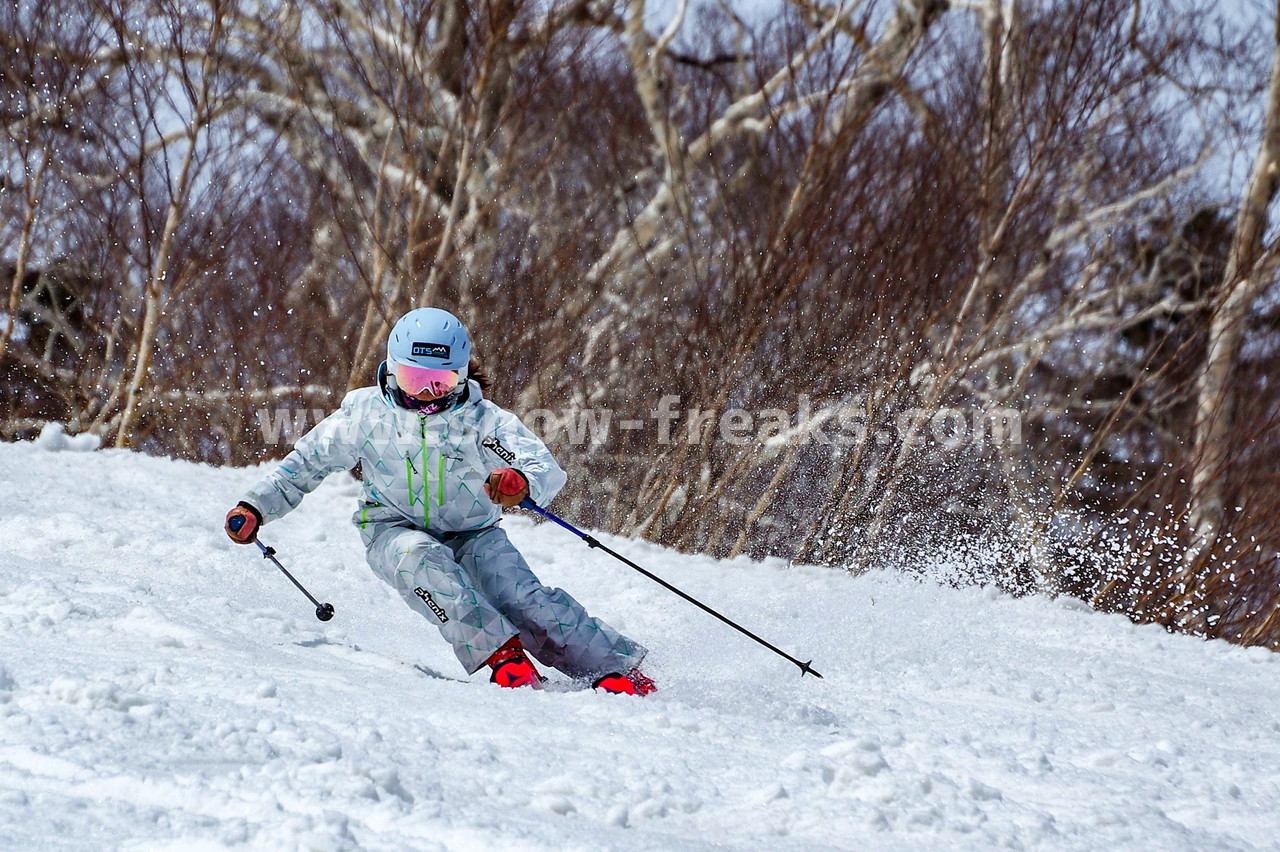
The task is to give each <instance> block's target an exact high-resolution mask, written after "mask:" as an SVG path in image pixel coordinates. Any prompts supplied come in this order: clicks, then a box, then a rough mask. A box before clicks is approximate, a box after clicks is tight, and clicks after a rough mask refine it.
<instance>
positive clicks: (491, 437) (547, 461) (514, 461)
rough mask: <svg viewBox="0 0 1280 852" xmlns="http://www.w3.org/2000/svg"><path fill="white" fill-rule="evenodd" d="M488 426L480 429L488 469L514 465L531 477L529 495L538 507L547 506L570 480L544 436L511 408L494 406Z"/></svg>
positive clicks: (526, 476)
mask: <svg viewBox="0 0 1280 852" xmlns="http://www.w3.org/2000/svg"><path fill="white" fill-rule="evenodd" d="M494 409H495V412H494V415H495V416H493V417H492V418H488V423H487V424H486V425H487V426H488V428H486V429H483V430H482V431H481V438H480V447H481V455H482V457H483V458H484V459H485V460H486V461H488V463H489V464H488V466H487V470H488V472H490V473H492V472H493V471H495V470H497V469H498V468H500V467H514V468H515V469H516V470H518V471H520V472H521V473H523V474H524V476H525V479H527V480H529V496H530V497H532V498H533V502H535V503H537V504H538V505H539V506H546V505H548V504H549V503H550V502H551V501H552V500H554V499H555V497H556V495H557V494H559V493H560V489H561V488H563V487H564V484H565V483H566V482H568V481H569V476H568V474H566V473H565V472H564V470H563V469H561V467H560V465H559V464H557V463H556V460H555V456H553V455H551V451H550V450H548V449H547V445H546V444H544V443H542V439H541V438H539V437H538V436H537V435H535V434H533V432H532V431H530V429H529V427H528V426H525V425H524V424H523V423H521V422H520V418H518V417H516V416H515V415H514V414H512V413H511V412H510V411H507V410H505V409H502V408H498V407H497V406H494Z"/></svg>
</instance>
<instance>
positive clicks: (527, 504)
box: [517, 497, 538, 509]
mask: <svg viewBox="0 0 1280 852" xmlns="http://www.w3.org/2000/svg"><path fill="white" fill-rule="evenodd" d="M517 505H519V506H520V508H521V509H537V508H538V504H537V503H535V502H533V498H532V497H526V498H524V499H523V500H521V501H520V502H519V503H518V504H517Z"/></svg>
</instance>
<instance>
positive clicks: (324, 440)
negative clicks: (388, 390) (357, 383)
mask: <svg viewBox="0 0 1280 852" xmlns="http://www.w3.org/2000/svg"><path fill="white" fill-rule="evenodd" d="M352 403H353V400H352V396H351V395H348V396H347V398H346V399H344V400H343V401H342V406H341V407H340V408H339V409H338V410H337V411H335V412H334V413H333V414H330V415H329V416H328V417H326V418H325V419H324V420H321V421H320V422H319V423H317V424H316V425H315V428H313V429H312V430H311V431H310V432H308V433H307V434H305V435H303V436H302V437H301V438H299V439H298V443H297V444H295V445H294V448H293V452H291V453H289V455H287V456H285V457H284V460H283V461H281V462H280V464H279V466H278V467H276V469H275V470H273V471H271V473H269V474H267V475H266V477H264V478H263V479H262V480H261V481H260V482H258V484H257V485H255V486H253V487H252V488H250V489H249V491H248V493H246V494H245V496H244V501H245V502H246V503H249V504H252V505H253V506H255V507H256V508H257V509H258V510H259V511H260V512H262V519H263V522H264V523H265V522H267V521H271V520H274V519H276V518H279V517H282V516H284V515H287V514H288V513H289V512H291V511H292V510H293V509H295V508H297V506H298V504H299V503H301V502H302V498H303V497H304V496H306V495H307V494H310V493H311V492H312V491H314V490H316V488H317V487H318V486H319V485H320V483H321V482H323V481H324V478H325V477H326V476H328V475H329V474H331V473H337V472H338V471H342V470H350V469H351V468H353V467H355V466H356V462H357V461H359V457H358V455H357V452H356V446H357V445H356V441H355V436H354V434H353V428H354V427H355V426H356V424H355V422H354V418H355V415H354V412H353V404H352Z"/></svg>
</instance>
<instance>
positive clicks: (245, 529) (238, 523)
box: [224, 500, 262, 544]
mask: <svg viewBox="0 0 1280 852" xmlns="http://www.w3.org/2000/svg"><path fill="white" fill-rule="evenodd" d="M260 526H262V513H261V512H259V511H258V510H257V509H255V508H254V507H253V506H250V505H249V504H248V503H245V502H244V501H243V500H242V501H241V502H239V503H237V504H236V507H235V508H234V509H232V510H231V511H230V512H227V522H226V525H225V526H224V529H225V530H226V531H227V537H228V538H230V539H231V540H232V541H234V542H235V543H236V544H253V542H254V540H256V539H257V538H258V527H260Z"/></svg>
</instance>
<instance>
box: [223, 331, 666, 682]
mask: <svg viewBox="0 0 1280 852" xmlns="http://www.w3.org/2000/svg"><path fill="white" fill-rule="evenodd" d="M469 374H475V375H472V376H470V377H469ZM477 378H480V379H482V380H483V377H482V376H481V375H480V374H479V372H478V370H477V365H476V364H475V362H473V361H472V360H471V340H470V338H469V337H468V335H467V330H466V328H465V327H464V326H463V325H462V323H461V322H459V320H458V319H457V318H456V317H454V316H453V315H452V314H450V313H449V312H447V311H443V310H440V309H438V308H420V309H418V310H414V311H410V312H409V313H407V314H405V315H404V316H403V317H402V318H401V319H400V320H399V322H397V323H396V324H395V327H394V328H393V329H392V330H391V335H390V337H389V338H388V339H387V359H386V360H385V361H383V362H382V364H380V365H379V367H378V375H377V385H376V386H374V387H366V388H360V389H358V390H354V391H352V392H351V393H349V394H347V396H346V398H345V399H344V400H343V401H342V406H341V408H339V409H338V411H336V412H335V413H333V414H331V415H329V416H328V417H326V418H325V419H324V420H323V421H322V422H321V423H319V424H318V425H317V426H316V427H315V428H314V429H312V430H311V431H310V432H308V433H307V434H306V435H304V436H303V437H302V438H301V439H299V441H298V443H297V444H296V445H295V447H294V450H293V452H291V453H289V455H288V456H286V457H285V459H284V461H282V462H281V463H280V465H279V466H278V467H277V468H276V469H275V470H273V471H272V472H271V473H270V474H268V475H267V476H266V477H265V478H264V479H263V480H262V481H261V482H259V483H258V484H257V485H255V486H254V487H253V488H251V489H250V490H249V492H248V493H247V494H246V495H245V496H244V499H243V500H241V501H240V503H239V504H237V505H236V507H235V508H233V509H232V510H231V511H230V512H229V513H228V514H227V526H226V532H227V535H228V536H230V537H231V539H232V540H233V541H235V542H236V543H238V544H251V543H252V542H253V541H255V540H256V538H257V533H258V529H259V528H260V527H261V526H262V525H263V524H264V523H266V522H268V521H271V520H275V519H276V518H279V517H281V516H283V515H285V514H286V513H288V512H289V511H291V510H292V509H294V508H295V507H297V505H298V503H299V502H301V500H302V498H303V497H304V496H305V495H306V494H308V493H310V492H311V491H313V490H315V488H316V487H317V486H318V485H319V484H320V482H321V480H323V479H324V478H325V477H326V476H328V475H329V474H331V473H335V472H338V471H343V470H350V469H352V468H354V467H356V465H357V464H358V465H359V466H360V470H361V475H362V477H363V480H364V488H363V493H362V495H361V499H360V506H359V509H358V511H357V512H356V513H355V516H354V518H353V520H354V522H355V525H356V526H357V527H358V528H359V530H360V536H361V538H362V539H363V541H364V545H365V554H366V559H367V560H368V563H369V566H370V567H371V568H372V569H373V571H374V573H375V574H377V575H378V576H379V577H381V578H382V579H383V580H385V581H386V582H387V583H389V584H390V585H391V586H392V587H394V588H395V589H396V591H398V592H399V593H400V594H401V596H402V597H403V598H404V599H405V601H407V602H408V604H409V606H410V607H412V608H413V609H415V610H417V611H418V612H419V613H420V614H421V615H423V616H424V617H425V618H426V619H427V620H428V621H430V622H432V623H434V624H435V625H436V626H437V627H439V628H440V633H441V634H442V635H443V636H444V638H445V639H446V640H447V641H448V642H449V644H450V645H452V646H453V650H454V653H455V654H456V655H457V657H458V660H459V662H461V663H462V665H463V667H464V668H465V669H466V670H467V673H468V674H474V673H475V672H476V671H479V670H480V669H481V668H483V667H484V666H486V665H487V666H489V667H490V669H491V670H492V674H491V676H490V680H492V681H493V682H494V683H496V684H498V685H499V686H504V687H521V686H531V687H534V688H538V687H540V686H541V682H542V681H543V680H544V678H543V677H542V676H541V675H540V674H539V673H538V670H537V669H536V668H535V667H534V665H533V663H532V662H531V661H530V660H529V656H528V655H530V654H531V655H532V656H533V657H534V658H536V659H537V660H538V661H539V662H541V663H543V664H545V665H548V666H552V667H554V668H556V669H559V670H560V671H562V672H564V673H565V674H567V675H569V676H571V677H574V678H583V679H590V680H591V682H592V686H594V687H595V688H598V689H603V690H606V691H608V692H617V693H626V694H630V695H647V694H649V693H651V692H653V691H654V689H655V688H656V687H655V685H654V683H653V681H652V680H650V679H649V678H648V677H646V676H645V675H644V674H642V673H641V672H640V669H639V665H640V662H641V660H642V659H643V658H644V655H645V653H646V651H645V649H644V648H643V647H642V646H640V645H638V644H636V643H635V642H632V641H631V640H630V639H627V638H626V637H624V636H622V635H620V634H619V633H617V632H616V631H615V630H613V629H612V628H611V627H609V626H608V625H607V624H605V623H604V622H603V621H601V620H600V619H598V618H593V617H591V616H589V615H588V614H587V612H586V610H584V609H583V607H582V605H581V604H579V603H578V602H577V601H576V600H574V599H573V598H572V597H570V596H569V594H568V593H567V592H565V591H563V590H561V589H551V588H547V587H546V586H543V585H542V583H541V582H540V581H539V580H538V578H537V577H536V576H534V573H533V571H532V570H530V568H529V566H528V564H527V563H526V562H525V560H524V557H522V556H521V555H520V553H519V551H517V550H516V548H515V547H514V546H513V545H512V544H511V542H510V541H509V540H508V539H507V534H506V533H505V532H504V531H503V530H502V529H501V528H500V527H499V526H498V522H499V520H501V517H502V509H510V508H512V507H513V506H516V505H518V504H519V503H520V502H521V501H522V500H524V499H525V498H526V497H532V498H533V500H534V502H535V503H537V504H539V505H543V506H545V505H546V504H548V503H550V502H551V500H552V498H554V497H555V496H556V493H557V492H558V491H559V490H560V489H561V487H563V486H564V484H565V481H566V479H567V477H566V475H565V473H564V471H563V470H561V468H560V466H559V465H558V464H556V461H555V459H554V458H553V457H552V455H551V452H550V451H549V450H548V449H547V448H546V445H544V444H543V443H542V441H541V440H539V439H538V437H537V436H535V435H534V434H533V433H532V432H531V431H529V429H528V428H527V427H526V426H525V425H524V424H523V423H521V422H520V420H519V419H518V418H517V417H516V416H515V415H514V414H512V413H511V412H509V411H506V410H504V409H502V408H500V407H498V406H497V405H495V404H494V403H492V402H489V401H488V400H486V399H485V398H484V394H483V391H482V385H481V382H480V381H477V380H476V379H477ZM237 517H238V518H242V519H243V521H242V522H241V524H240V525H239V529H238V531H234V532H233V531H232V524H231V520H232V519H233V518H237Z"/></svg>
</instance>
